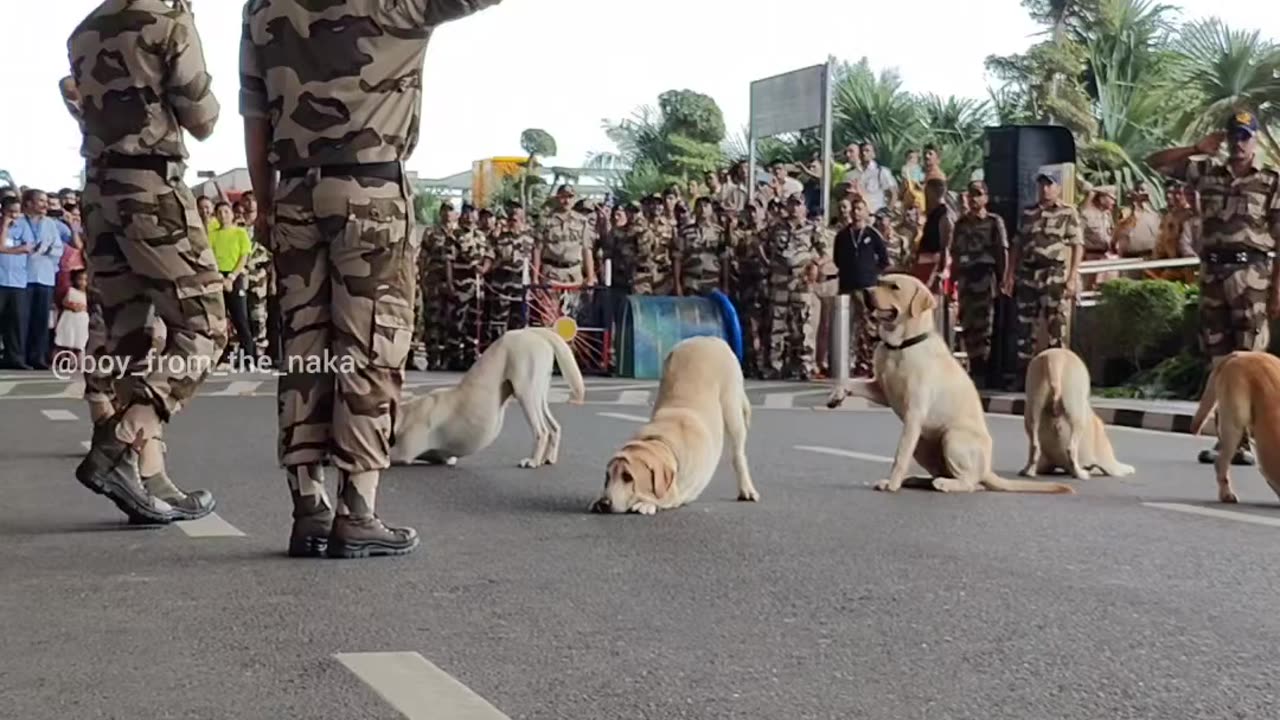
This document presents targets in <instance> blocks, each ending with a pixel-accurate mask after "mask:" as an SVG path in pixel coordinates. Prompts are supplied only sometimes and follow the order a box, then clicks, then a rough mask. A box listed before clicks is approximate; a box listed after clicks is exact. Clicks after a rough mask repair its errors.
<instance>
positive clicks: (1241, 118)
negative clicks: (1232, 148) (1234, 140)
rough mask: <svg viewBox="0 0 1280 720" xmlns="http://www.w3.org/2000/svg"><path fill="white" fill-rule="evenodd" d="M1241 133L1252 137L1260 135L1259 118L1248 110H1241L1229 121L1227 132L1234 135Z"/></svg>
mask: <svg viewBox="0 0 1280 720" xmlns="http://www.w3.org/2000/svg"><path fill="white" fill-rule="evenodd" d="M1241 131H1243V132H1245V133H1247V134H1248V135H1249V136H1250V137H1253V136H1254V135H1256V134H1258V118H1257V116H1255V115H1254V114H1253V113H1251V112H1249V111H1248V110H1241V111H1240V112H1237V113H1236V114H1234V115H1232V116H1231V119H1230V120H1227V132H1229V133H1232V134H1234V133H1236V132H1241Z"/></svg>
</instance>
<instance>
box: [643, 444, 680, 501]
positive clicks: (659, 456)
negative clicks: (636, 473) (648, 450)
mask: <svg viewBox="0 0 1280 720" xmlns="http://www.w3.org/2000/svg"><path fill="white" fill-rule="evenodd" d="M656 449H657V452H654V453H652V457H653V460H654V463H653V464H651V465H650V466H649V469H650V470H651V471H652V472H653V496H654V497H656V498H659V499H661V498H664V497H666V496H667V493H670V492H671V488H672V487H673V486H674V485H675V484H676V456H675V453H673V452H671V448H669V447H667V446H666V445H664V444H661V443H656Z"/></svg>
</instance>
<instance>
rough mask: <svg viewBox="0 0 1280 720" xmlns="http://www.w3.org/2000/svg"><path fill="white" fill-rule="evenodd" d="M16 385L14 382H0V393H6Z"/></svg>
mask: <svg viewBox="0 0 1280 720" xmlns="http://www.w3.org/2000/svg"><path fill="white" fill-rule="evenodd" d="M16 387H18V383H16V382H0V395H8V394H9V392H10V391H12V390H13V389H14V388H16Z"/></svg>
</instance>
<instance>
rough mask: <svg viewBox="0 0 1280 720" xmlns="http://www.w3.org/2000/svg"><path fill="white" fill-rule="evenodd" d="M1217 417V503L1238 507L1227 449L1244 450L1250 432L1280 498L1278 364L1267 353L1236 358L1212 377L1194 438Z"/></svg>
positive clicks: (1264, 474) (1223, 363)
mask: <svg viewBox="0 0 1280 720" xmlns="http://www.w3.org/2000/svg"><path fill="white" fill-rule="evenodd" d="M1215 409H1216V410H1217V411H1218V447H1220V448H1222V452H1220V453H1219V454H1218V459H1217V460H1216V461H1215V462H1214V471H1215V472H1216V474H1217V478H1218V500H1219V501H1221V502H1224V503H1234V502H1237V501H1238V500H1237V498H1236V493H1235V490H1234V489H1233V488H1232V487H1231V473H1230V470H1231V458H1232V453H1231V452H1230V451H1229V450H1228V448H1236V447H1240V441H1241V440H1243V439H1244V434H1245V431H1246V430H1247V431H1248V432H1249V433H1250V434H1251V435H1252V436H1253V439H1254V443H1255V446H1256V449H1257V453H1258V469H1259V470H1260V471H1262V477H1263V478H1265V479H1266V481H1267V484H1268V485H1270V486H1271V489H1272V491H1274V492H1275V494H1276V495H1277V496H1280V358H1277V357H1275V356H1274V355H1271V354H1270V353H1265V352H1234V353H1231V354H1230V355H1228V356H1227V357H1225V358H1224V359H1223V360H1222V361H1221V362H1220V363H1219V364H1218V366H1217V367H1216V368H1214V370H1213V372H1212V373H1211V374H1210V375H1209V382H1208V383H1207V384H1206V385H1205V389H1204V394H1203V395H1201V396H1200V405H1199V407H1197V408H1196V414H1195V417H1194V418H1192V420H1191V432H1192V433H1193V434H1195V435H1199V434H1200V431H1201V430H1202V429H1203V428H1204V425H1205V421H1207V420H1208V419H1209V416H1210V415H1211V414H1213V411H1214V410H1215Z"/></svg>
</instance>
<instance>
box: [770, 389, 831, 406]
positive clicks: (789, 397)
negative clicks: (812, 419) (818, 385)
mask: <svg viewBox="0 0 1280 720" xmlns="http://www.w3.org/2000/svg"><path fill="white" fill-rule="evenodd" d="M830 392H831V391H830V390H826V389H820V390H802V391H801V392H789V393H768V394H767V395H765V396H764V407H765V408H768V409H770V410H782V409H786V408H791V407H795V404H796V398H798V397H800V396H802V395H820V394H824V393H830Z"/></svg>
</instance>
